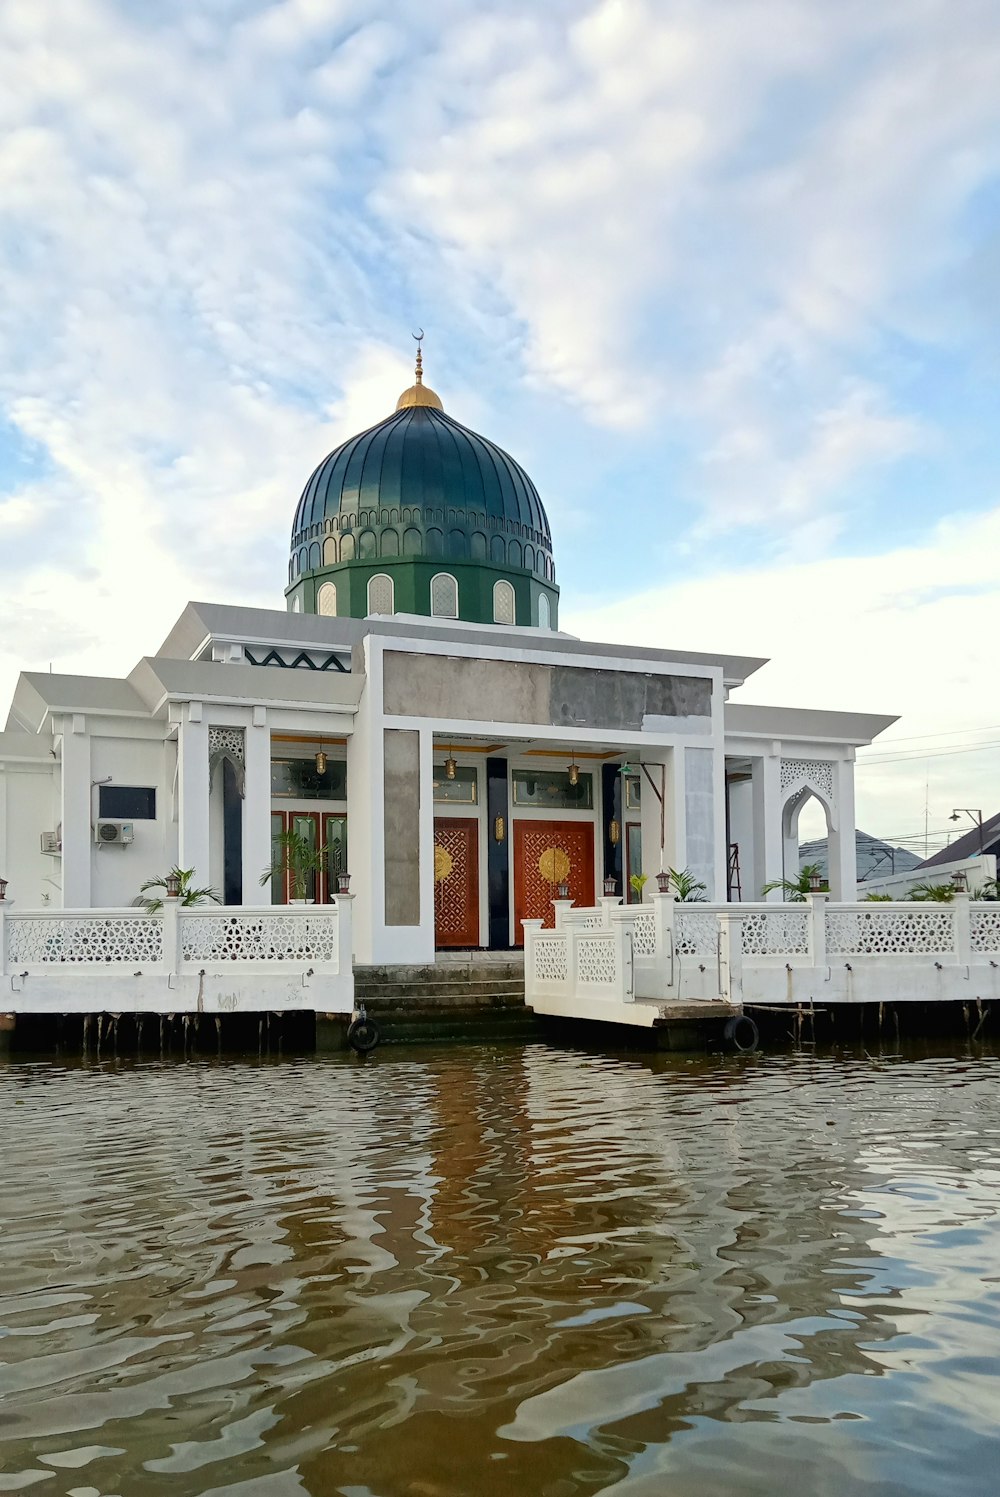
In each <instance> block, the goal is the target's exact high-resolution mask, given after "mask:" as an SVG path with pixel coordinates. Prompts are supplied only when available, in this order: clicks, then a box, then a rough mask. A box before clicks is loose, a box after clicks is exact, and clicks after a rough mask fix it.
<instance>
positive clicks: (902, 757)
mask: <svg viewBox="0 0 1000 1497" xmlns="http://www.w3.org/2000/svg"><path fill="white" fill-rule="evenodd" d="M995 748H1000V738H994V739H993V740H992V741H991V742H990V743H977V744H975V745H974V746H973V747H972V748H953V749H910V750H907V751H906V752H904V753H901V754H893V755H891V756H882V757H876V758H871V759H869V758H865V759H860V758H859V759H858V764H859V766H860V765H868V764H905V763H908V762H911V761H912V762H913V763H919V762H921V761H922V760H924V759H952V758H954V757H955V755H956V754H983V753H985V752H986V750H987V749H995Z"/></svg>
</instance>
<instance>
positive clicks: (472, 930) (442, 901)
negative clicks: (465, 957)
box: [434, 816, 479, 948]
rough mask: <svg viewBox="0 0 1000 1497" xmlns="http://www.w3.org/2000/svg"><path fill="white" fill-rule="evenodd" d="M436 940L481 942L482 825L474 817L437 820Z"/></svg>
mask: <svg viewBox="0 0 1000 1497" xmlns="http://www.w3.org/2000/svg"><path fill="white" fill-rule="evenodd" d="M434 942H435V945H437V946H461V947H466V948H467V947H472V946H478V945H479V825H478V823H477V822H475V821H473V820H472V819H471V817H456V816H440V817H436V818H435V820H434Z"/></svg>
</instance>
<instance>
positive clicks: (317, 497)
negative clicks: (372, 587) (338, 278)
mask: <svg viewBox="0 0 1000 1497" xmlns="http://www.w3.org/2000/svg"><path fill="white" fill-rule="evenodd" d="M408 563H414V564H415V563H422V564H423V563H426V564H427V565H428V566H430V567H431V568H432V570H433V571H434V572H435V573H436V572H437V571H438V570H439V569H440V568H441V566H442V565H444V566H445V567H446V570H447V572H448V573H449V574H451V573H452V571H453V566H452V564H456V565H457V566H458V567H459V568H460V569H461V570H462V571H463V572H465V577H464V584H465V585H464V588H463V578H462V577H459V578H458V594H459V604H458V609H457V613H456V615H455V616H457V617H461V618H472V619H477V620H479V621H483V622H494V621H499V615H496V613H495V609H494V605H493V602H492V592H490V589H492V588H493V587H494V586H495V584H496V582H497V581H498V580H501V579H506V580H508V581H511V582H514V581H516V582H517V584H518V586H517V589H516V590H517V592H518V593H519V595H520V597H521V599H522V602H521V605H520V606H519V608H518V610H517V612H518V614H519V615H523V619H522V617H520V616H519V617H517V620H516V621H517V622H519V623H520V622H522V621H523V622H524V623H536V622H538V618H536V617H535V615H537V614H539V613H541V616H542V618H547V619H550V620H551V619H552V612H553V610H554V606H555V603H556V600H557V598H558V589H557V588H556V586H555V567H554V565H553V560H552V536H551V532H550V530H549V522H548V518H547V516H546V514H545V510H544V507H543V505H542V502H541V500H540V498H539V497H538V491H537V489H536V488H535V485H534V484H533V483H532V481H531V479H530V478H529V477H528V475H527V473H525V471H524V469H523V468H522V467H521V466H520V464H518V463H516V462H515V461H514V459H513V458H512V457H511V456H510V455H509V454H508V453H506V452H504V451H503V449H502V448H500V447H498V446H497V445H496V444H495V443H494V442H490V441H489V440H488V439H487V438H486V437H482V436H479V435H478V434H477V433H476V432H474V431H470V430H469V428H468V427H465V426H463V425H462V424H461V423H460V422H458V421H456V420H455V419H454V418H453V417H451V416H449V415H447V414H446V413H445V411H444V409H443V407H442V405H441V401H440V399H439V397H438V396H437V395H436V394H435V393H434V391H433V390H430V389H429V388H428V387H427V386H426V385H424V383H423V379H422V373H421V370H420V367H419V364H418V369H417V382H416V384H415V385H413V386H412V387H411V388H410V389H409V390H406V391H404V392H403V394H402V395H401V396H400V398H399V402H398V405H397V408H396V410H395V411H394V413H393V414H392V415H391V416H388V417H387V418H386V419H385V420H384V421H380V422H379V423H378V424H377V425H376V426H373V427H370V428H369V430H368V431H365V432H362V433H361V434H360V435H359V436H356V437H351V438H350V439H349V440H348V441H346V442H343V443H342V444H341V445H340V446H339V447H336V448H334V450H333V452H331V453H330V454H329V456H327V457H325V458H324V459H323V461H322V462H321V463H320V464H319V466H318V467H317V468H316V470H315V471H314V473H313V474H312V476H311V477H310V479H309V482H308V483H307V484H306V486H305V489H304V490H303V493H302V497H301V499H300V500H299V503H298V508H297V510H296V512H295V520H294V523H293V526H292V543H291V562H290V567H289V579H288V581H289V585H288V589H287V595H288V597H289V606H290V607H298V608H300V609H303V610H304V611H306V612H320V611H323V612H327V611H331V610H329V609H327V608H321V607H320V604H319V602H318V592H319V588H320V586H321V584H322V582H323V581H324V580H326V579H328V580H330V581H332V582H333V583H334V584H335V586H337V585H338V578H337V576H336V575H335V574H336V573H339V572H341V570H342V569H343V568H345V567H350V568H352V569H353V570H352V579H351V585H350V586H349V587H348V593H350V594H352V595H353V594H357V591H358V585H359V584H358V583H357V582H355V581H354V578H353V571H356V570H357V569H358V568H359V567H362V568H363V569H364V570H365V571H367V572H368V573H371V572H372V570H373V569H376V570H382V569H388V570H389V572H390V575H393V574H396V573H398V572H399V568H400V567H401V566H403V565H405V564H408ZM473 565H475V566H478V567H480V568H485V569H486V572H488V573H489V574H490V576H489V577H486V576H483V577H480V578H473V577H472V576H471V575H470V574H469V573H468V572H467V570H466V569H467V568H468V567H469V566H473ZM422 572H423V569H422V568H421V575H422ZM456 575H457V574H456ZM490 578H492V581H491V580H490ZM410 580H411V581H412V582H413V586H412V588H411V589H410V590H409V591H408V590H407V589H408V588H409V582H408V581H406V580H405V579H404V578H403V577H402V575H400V576H399V577H398V582H399V583H400V584H402V587H403V594H404V596H403V597H402V598H400V599H397V600H396V601H395V603H394V611H397V612H417V613H432V612H435V611H437V610H436V609H434V608H433V607H432V605H431V596H430V591H429V579H425V580H428V590H427V598H426V605H425V603H424V599H423V588H422V584H419V585H418V583H419V579H410ZM306 583H311V584H312V585H311V586H306V585H304V584H306ZM539 587H541V588H542V589H543V590H544V591H545V593H546V594H547V595H548V603H547V604H545V605H542V606H541V608H540V607H539V603H538V588H539ZM343 590H344V589H343V587H342V586H340V588H339V592H336V593H335V594H334V596H335V597H337V598H338V605H337V606H336V612H338V613H352V614H354V615H355V616H357V615H358V613H359V611H369V610H368V608H367V606H366V605H367V597H365V599H361V598H360V597H359V596H353V601H352V602H351V603H350V606H347V605H346V604H345V601H344V599H343V598H341V597H340V593H342V592H343ZM398 590H399V589H398V587H397V591H398ZM463 591H464V594H465V599H466V601H467V605H468V606H466V607H463V606H462V599H463ZM440 592H441V590H440V589H439V593H440ZM488 592H489V596H487V593H488ZM296 600H297V601H296ZM363 604H364V605H365V606H364V607H363V606H362V605H363ZM404 604H405V606H404Z"/></svg>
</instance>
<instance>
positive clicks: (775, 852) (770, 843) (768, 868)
mask: <svg viewBox="0 0 1000 1497" xmlns="http://www.w3.org/2000/svg"><path fill="white" fill-rule="evenodd" d="M752 765H753V768H752V773H753V853H754V857H753V889H752V890H751V891H748V890H747V889H746V888H744V891H743V897H744V899H750V900H754V899H762V898H763V897H764V896H763V895H762V893H761V890H762V889H763V887H764V885H765V884H769V883H771V882H772V881H773V880H774V879H780V878H783V877H784V868H783V862H784V856H783V849H782V838H781V756H780V755H779V753H778V752H777V749H775V751H774V752H772V753H770V754H764V755H763V756H762V757H761V758H760V759H754V760H753V761H752ZM744 877H746V872H744ZM770 898H771V899H774V900H780V898H781V894H780V891H776V892H775V893H774V894H772V895H770Z"/></svg>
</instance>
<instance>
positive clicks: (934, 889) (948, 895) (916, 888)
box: [906, 882, 955, 904]
mask: <svg viewBox="0 0 1000 1497" xmlns="http://www.w3.org/2000/svg"><path fill="white" fill-rule="evenodd" d="M906 897H907V899H915V900H917V901H918V902H919V903H921V904H951V902H952V900H953V899H954V898H955V885H954V884H932V883H930V882H925V883H922V884H911V885H910V887H909V889H908V890H907V891H906Z"/></svg>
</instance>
